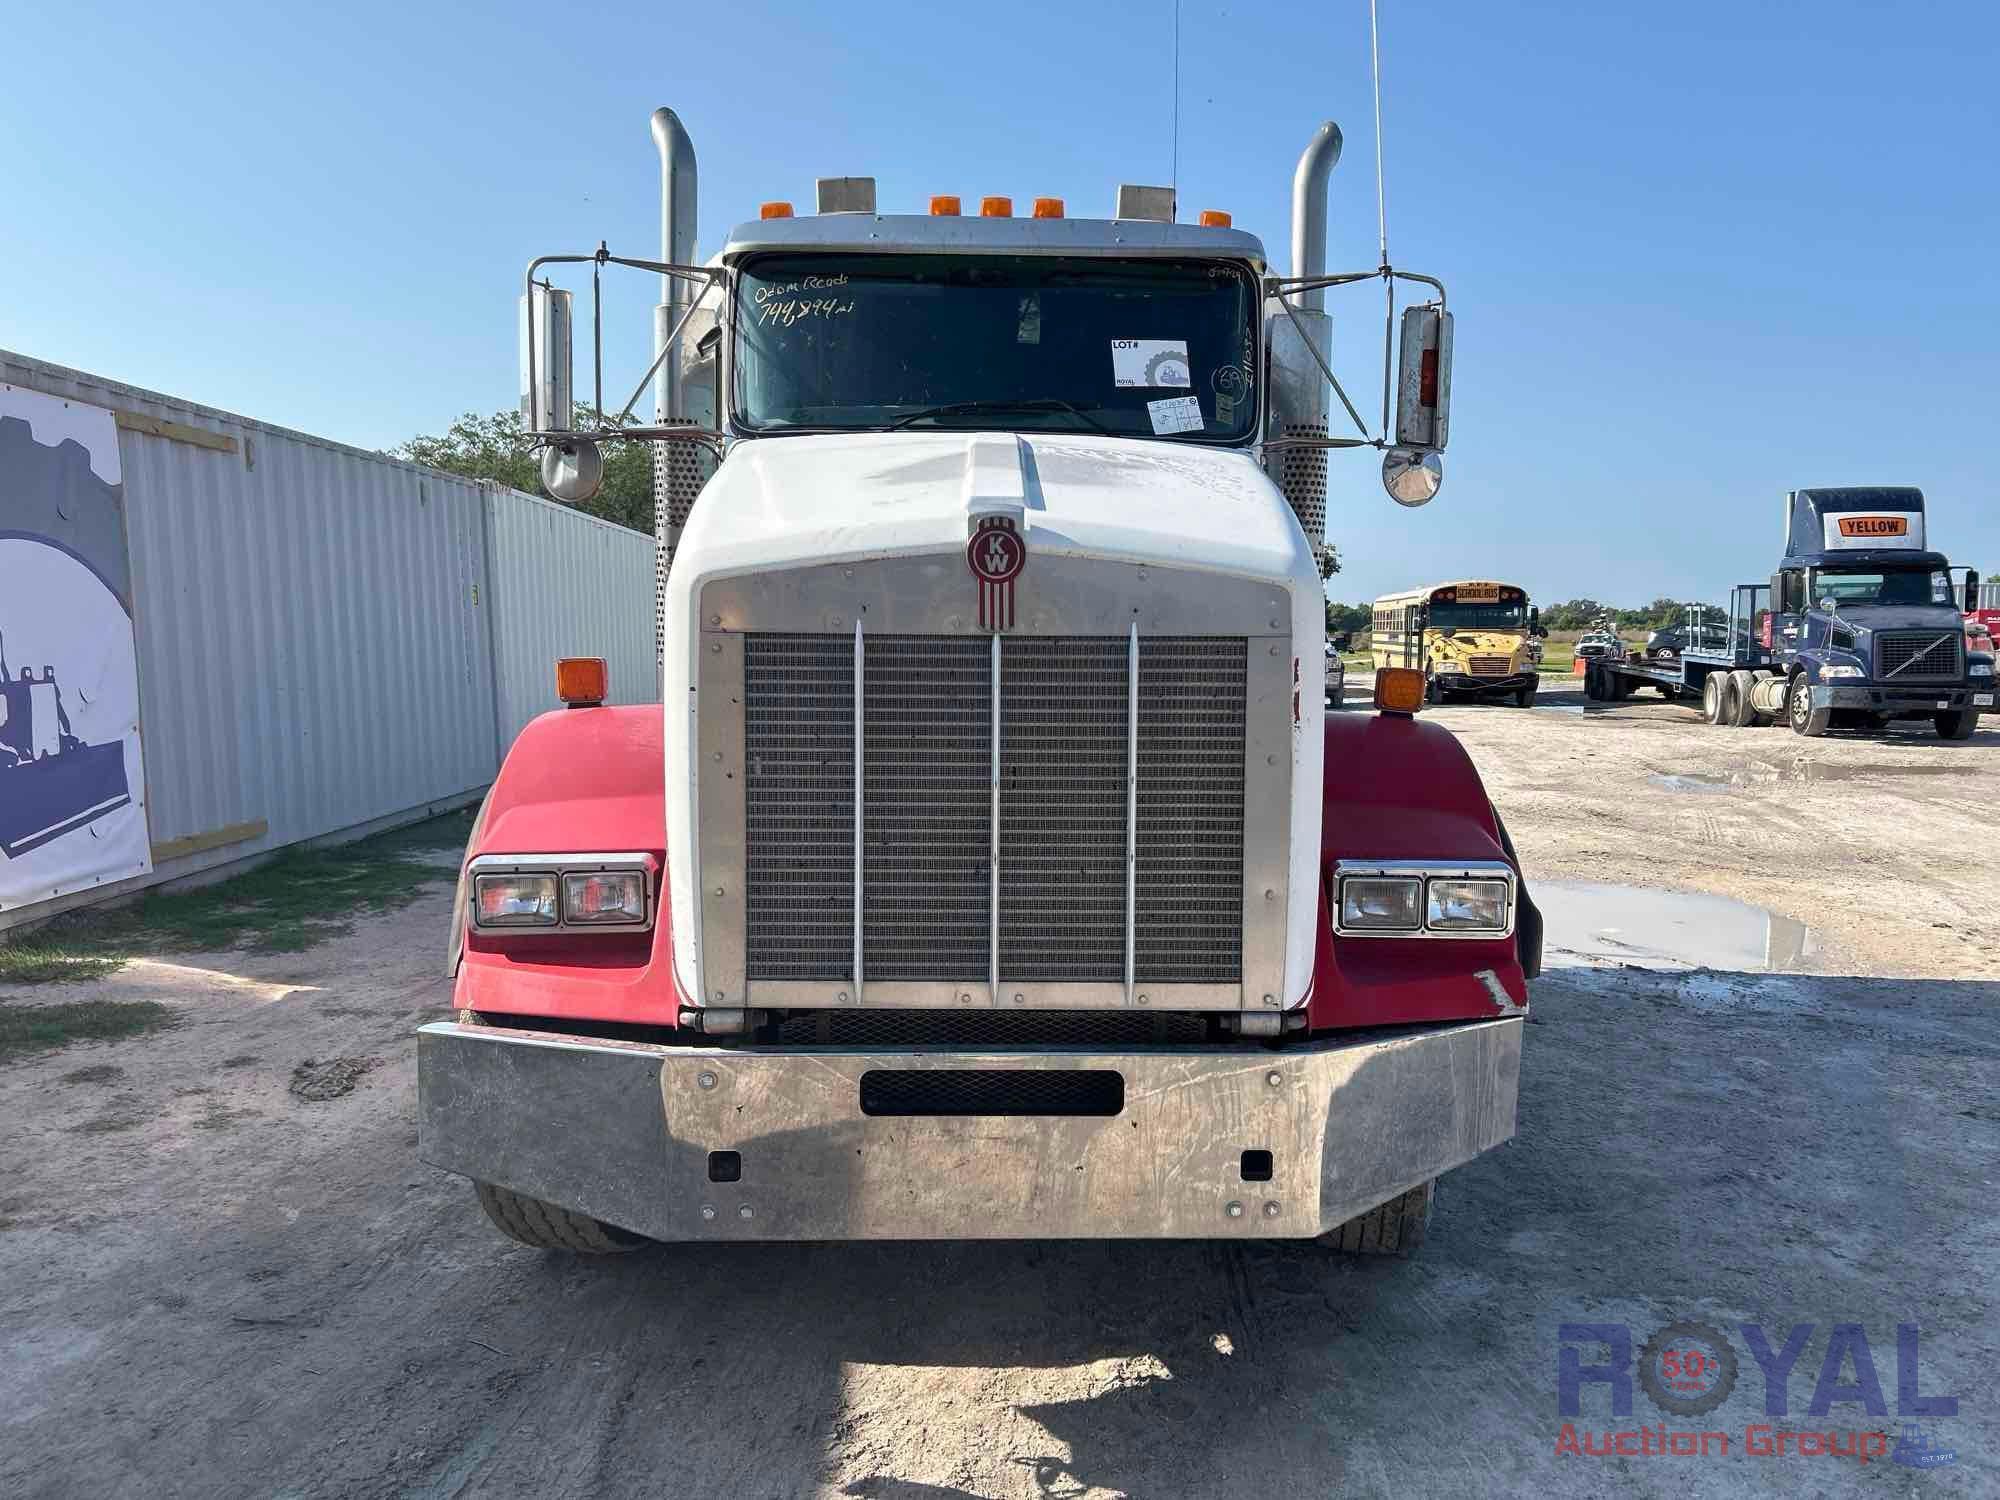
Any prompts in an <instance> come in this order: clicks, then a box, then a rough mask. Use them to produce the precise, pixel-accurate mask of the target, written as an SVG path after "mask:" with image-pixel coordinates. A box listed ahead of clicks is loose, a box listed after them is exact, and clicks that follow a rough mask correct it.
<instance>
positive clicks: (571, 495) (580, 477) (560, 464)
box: [542, 441, 604, 505]
mask: <svg viewBox="0 0 2000 1500" xmlns="http://www.w3.org/2000/svg"><path fill="white" fill-rule="evenodd" d="M603 483H604V455H603V454H602V453H601V452H599V451H598V447H597V444H595V443H592V442H587V441H578V442H573V443H552V444H551V445H550V446H548V447H546V448H544V449H543V450H542V488H543V489H545V490H547V491H548V492H549V493H550V494H551V495H552V496H554V497H555V498H556V499H558V500H560V501H562V503H563V504H565V505H581V504H582V503H583V502H584V501H586V500H588V499H590V498H591V496H593V495H595V494H596V493H597V491H598V489H599V488H600V487H601V486H602V485H603Z"/></svg>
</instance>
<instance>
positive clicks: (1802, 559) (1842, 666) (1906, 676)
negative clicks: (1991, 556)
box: [1584, 487, 1994, 740]
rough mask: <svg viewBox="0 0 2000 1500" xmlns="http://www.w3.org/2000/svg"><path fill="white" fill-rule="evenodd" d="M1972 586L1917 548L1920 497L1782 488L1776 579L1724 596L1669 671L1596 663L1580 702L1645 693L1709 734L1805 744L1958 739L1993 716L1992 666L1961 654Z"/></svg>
mask: <svg viewBox="0 0 2000 1500" xmlns="http://www.w3.org/2000/svg"><path fill="white" fill-rule="evenodd" d="M1954 572H1960V573H1963V574H1964V577H1963V580H1962V581H1961V580H1959V579H1955V578H1954V577H1953V576H1952V575H1953V573H1954ZM1978 588H1979V575H1978V574H1976V573H1973V572H1971V571H1970V570H1969V569H1957V570H1954V569H1953V568H1952V566H1951V564H1950V563H1949V562H1947V561H1946V560H1945V557H1944V555H1943V554H1942V553H1938V552H1932V551H1930V550H1928V546H1927V543H1926V539H1925V535H1924V496H1923V491H1921V490H1918V489H1911V488H1903V487H1867V488H1848V489H1812V490H1793V491H1792V492H1791V493H1790V494H1789V495H1787V496H1786V497H1785V553H1784V558H1783V560H1782V561H1781V562H1780V564H1779V567H1778V571H1777V572H1775V573H1773V574H1772V575H1771V579H1770V582H1769V583H1742V584H1738V585H1736V587H1735V588H1734V589H1732V590H1731V592H1730V599H1729V610H1728V615H1729V620H1728V625H1727V628H1726V629H1724V630H1721V631H1711V632H1709V633H1707V634H1706V635H1704V636H1699V637H1694V638H1696V639H1699V640H1701V642H1702V643H1701V644H1700V645H1699V646H1695V647H1690V648H1689V649H1688V650H1686V651H1685V652H1683V653H1682V655H1681V658H1680V660H1679V661H1675V662H1644V661H1630V660H1615V661H1612V660H1607V661H1593V662H1591V663H1590V664H1589V666H1588V667H1587V668H1586V670H1585V676H1584V695H1585V696H1586V697H1589V698H1593V699H1600V700H1602V699H1619V698H1625V697H1629V696H1630V695H1631V694H1632V693H1633V692H1634V691H1635V690H1636V689H1638V688H1640V687H1643V686H1651V687H1655V688H1658V689H1659V690H1660V692H1661V693H1662V694H1664V695H1665V696H1666V697H1668V698H1685V699H1698V700H1699V701H1700V702H1701V705H1702V716H1703V717H1704V718H1705V719H1707V720H1708V722H1709V723H1711V724H1735V725H1749V724H1769V723H1774V722H1777V721H1780V720H1782V721H1783V722H1785V723H1787V724H1789V725H1790V726H1791V727H1792V729H1793V731H1794V732H1795V733H1798V734H1801V735H1808V736H1811V735H1821V734H1825V733H1826V732H1827V731H1828V730H1829V729H1862V730H1867V729H1874V730H1883V729H1887V728H1888V727H1889V725H1890V724H1892V723H1894V722H1895V721H1897V720H1899V719H1928V720H1929V721H1930V722H1931V724H1932V725H1933V726H1934V727H1935V728H1936V730H1937V732H1938V734H1939V735H1940V736H1941V737H1942V738H1944V739H1947V740H1963V739H1969V738H1971V736H1972V733H1973V730H1974V729H1975V728H1976V727H1977V726H1978V723H1979V716H1980V714H1981V713H1990V712H1992V711H1994V697H1993V695H1994V677H1993V658H1992V656H1991V655H1989V654H1987V653H1984V652H1975V651H1969V650H1968V649H1967V648H1966V639H1965V621H1964V613H1965V612H1970V610H1971V609H1972V608H1973V606H1974V604H1975V603H1976V601H1977V595H1978Z"/></svg>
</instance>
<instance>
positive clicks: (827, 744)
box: [743, 635, 854, 979]
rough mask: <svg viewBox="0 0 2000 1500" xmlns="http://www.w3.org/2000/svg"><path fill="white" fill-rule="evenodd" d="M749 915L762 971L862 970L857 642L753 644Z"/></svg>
mask: <svg viewBox="0 0 2000 1500" xmlns="http://www.w3.org/2000/svg"><path fill="white" fill-rule="evenodd" d="M743 751H744V767H745V784H744V801H745V827H744V841H745V845H746V859H745V866H744V874H745V880H744V905H745V920H746V923H747V925H748V929H749V935H750V944H749V951H748V973H749V976H750V977H751V978H752V979H821V978H845V977H848V976H850V975H851V974H852V972H853V969H854V644H853V642H852V641H850V640H847V639H845V638H843V637H840V636H785V635H753V636H749V637H747V638H746V639H745V640H744V643H743Z"/></svg>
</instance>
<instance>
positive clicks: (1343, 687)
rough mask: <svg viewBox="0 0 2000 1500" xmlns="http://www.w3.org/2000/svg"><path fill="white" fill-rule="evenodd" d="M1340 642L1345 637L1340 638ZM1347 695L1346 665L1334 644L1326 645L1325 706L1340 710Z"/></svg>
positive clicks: (1328, 643) (1332, 642)
mask: <svg viewBox="0 0 2000 1500" xmlns="http://www.w3.org/2000/svg"><path fill="white" fill-rule="evenodd" d="M1341 639H1342V640H1346V639H1347V637H1345V636H1342V637H1341ZM1346 693H1347V663H1346V662H1344V661H1342V660H1341V659H1340V649H1339V646H1338V644H1337V643H1336V642H1334V641H1328V642H1327V643H1326V706H1327V707H1328V708H1340V707H1341V706H1342V701H1343V699H1344V698H1345V696H1346Z"/></svg>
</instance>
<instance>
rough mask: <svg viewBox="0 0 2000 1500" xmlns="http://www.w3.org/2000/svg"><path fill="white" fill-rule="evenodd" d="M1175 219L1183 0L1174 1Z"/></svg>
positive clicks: (1171, 178)
mask: <svg viewBox="0 0 2000 1500" xmlns="http://www.w3.org/2000/svg"><path fill="white" fill-rule="evenodd" d="M1167 181H1168V183H1169V185H1170V190H1171V192H1172V195H1173V200H1174V201H1173V212H1174V217H1175V218H1179V217H1180V212H1181V0H1174V165H1173V171H1172V173H1171V175H1169V177H1168V178H1167Z"/></svg>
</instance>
